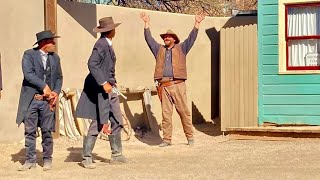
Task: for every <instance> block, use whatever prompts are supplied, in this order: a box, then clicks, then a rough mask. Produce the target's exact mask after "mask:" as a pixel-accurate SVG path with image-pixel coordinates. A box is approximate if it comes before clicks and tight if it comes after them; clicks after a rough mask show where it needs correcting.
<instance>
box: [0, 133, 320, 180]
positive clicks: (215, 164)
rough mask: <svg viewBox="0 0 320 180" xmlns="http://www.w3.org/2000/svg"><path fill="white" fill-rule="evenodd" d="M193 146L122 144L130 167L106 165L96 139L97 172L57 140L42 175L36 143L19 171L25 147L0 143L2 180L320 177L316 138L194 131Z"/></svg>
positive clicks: (74, 145)
mask: <svg viewBox="0 0 320 180" xmlns="http://www.w3.org/2000/svg"><path fill="white" fill-rule="evenodd" d="M195 140H196V144H195V145H194V146H193V147H189V146H187V145H186V140H185V138H184V136H183V133H182V132H176V133H175V134H174V141H173V145H172V146H171V147H167V148H160V147H158V146H157V144H158V143H159V142H160V139H159V138H155V137H154V136H151V135H150V134H146V135H144V138H136V137H132V138H131V139H130V140H129V141H125V142H123V146H124V154H125V156H126V157H127V158H128V160H129V163H127V164H121V165H110V164H109V163H108V161H109V159H110V147H109V144H108V142H107V141H104V140H98V141H97V143H96V146H95V149H94V157H95V160H96V166H97V168H96V169H93V170H89V169H84V168H82V167H81V166H79V162H80V161H81V150H82V140H71V139H68V138H66V137H60V138H59V139H55V145H54V157H53V158H54V162H53V170H51V171H46V172H44V171H43V170H42V167H41V164H42V161H41V153H40V151H42V149H41V144H40V140H38V144H37V145H38V150H39V153H38V163H39V165H38V166H37V168H36V169H32V170H30V171H27V172H18V171H17V167H19V166H20V165H21V163H23V161H24V149H23V143H16V144H0V160H1V162H2V163H1V164H0V179H90V180H93V179H320V155H319V149H320V140H319V139H298V140H290V141H258V140H230V139H229V137H228V136H221V135H218V136H216V135H214V133H208V131H202V132H201V131H196V134H195Z"/></svg>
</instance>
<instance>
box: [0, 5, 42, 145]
mask: <svg viewBox="0 0 320 180" xmlns="http://www.w3.org/2000/svg"><path fill="white" fill-rule="evenodd" d="M43 12H44V11H43V0H28V3H23V5H20V6H19V4H18V3H17V2H16V1H1V6H0V22H1V28H0V39H1V41H0V53H1V65H2V76H3V88H4V90H3V92H2V98H1V99H0V141H1V142H12V141H17V140H20V139H22V137H23V126H22V127H21V128H19V129H18V128H17V125H16V124H15V120H16V113H17V106H18V101H19V95H20V88H21V82H22V70H21V58H22V55H23V52H24V50H26V49H29V48H32V45H33V44H34V43H35V41H36V36H35V34H36V33H37V32H39V31H42V30H43V28H44V13H43Z"/></svg>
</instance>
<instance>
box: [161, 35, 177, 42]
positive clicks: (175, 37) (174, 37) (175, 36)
mask: <svg viewBox="0 0 320 180" xmlns="http://www.w3.org/2000/svg"><path fill="white" fill-rule="evenodd" d="M168 35H169V36H172V37H173V39H175V40H176V41H175V42H174V43H175V44H179V42H180V39H179V38H178V36H177V35H176V34H167V33H166V34H160V37H161V38H162V39H164V37H165V36H168Z"/></svg>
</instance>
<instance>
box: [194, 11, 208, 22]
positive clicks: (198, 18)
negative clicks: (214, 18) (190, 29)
mask: <svg viewBox="0 0 320 180" xmlns="http://www.w3.org/2000/svg"><path fill="white" fill-rule="evenodd" d="M205 16H206V13H204V12H201V13H199V14H197V15H196V17H195V21H196V22H197V23H201V21H203V20H204V18H205Z"/></svg>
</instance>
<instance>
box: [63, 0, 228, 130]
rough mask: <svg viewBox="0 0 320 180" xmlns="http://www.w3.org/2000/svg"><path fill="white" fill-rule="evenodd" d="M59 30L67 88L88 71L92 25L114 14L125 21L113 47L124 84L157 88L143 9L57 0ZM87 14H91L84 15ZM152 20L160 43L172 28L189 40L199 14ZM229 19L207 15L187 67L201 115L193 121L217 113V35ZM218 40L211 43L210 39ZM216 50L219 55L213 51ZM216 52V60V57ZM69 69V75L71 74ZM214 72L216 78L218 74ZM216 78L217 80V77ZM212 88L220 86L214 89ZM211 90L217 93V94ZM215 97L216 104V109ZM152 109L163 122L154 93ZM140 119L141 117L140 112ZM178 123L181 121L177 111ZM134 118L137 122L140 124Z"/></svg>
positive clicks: (137, 105)
mask: <svg viewBox="0 0 320 180" xmlns="http://www.w3.org/2000/svg"><path fill="white" fill-rule="evenodd" d="M58 2H59V6H58V33H59V35H61V37H62V38H61V39H59V55H60V56H61V58H62V63H63V72H64V75H65V81H64V87H76V88H79V87H82V85H83V79H84V78H85V76H86V74H87V72H88V70H87V66H86V63H87V60H88V57H89V56H90V53H91V50H92V47H93V45H94V43H95V41H96V37H95V36H94V34H92V28H93V27H94V26H95V25H96V24H97V21H98V20H99V18H101V17H105V16H112V17H113V19H114V21H115V22H122V24H121V25H120V26H119V27H118V28H117V29H116V30H117V31H116V33H117V34H116V37H115V38H114V41H113V43H114V45H113V46H114V49H115V51H116V55H117V66H116V73H117V79H118V82H119V84H120V85H122V86H125V87H129V88H136V87H139V86H150V87H151V86H153V85H154V84H153V71H154V66H155V60H154V58H153V55H152V53H151V52H150V50H149V48H148V46H147V44H146V42H145V40H144V36H143V26H144V24H143V22H142V21H141V19H140V17H139V13H140V12H141V11H142V10H140V9H128V8H122V7H114V6H104V5H97V6H94V5H88V4H81V3H71V2H66V1H63V0H60V1H58ZM82 12H86V13H82ZM147 13H148V14H149V15H150V18H151V31H152V34H153V36H154V37H155V39H156V40H157V41H158V42H162V40H161V38H160V36H159V34H160V33H163V32H166V31H167V29H172V30H173V31H174V32H176V33H177V34H178V36H179V37H180V39H182V40H184V39H185V38H187V36H188V34H189V33H190V31H191V30H192V28H193V25H194V16H191V15H181V14H172V13H164V12H152V11H147ZM228 19H229V18H207V19H206V20H205V21H203V23H202V24H201V28H200V31H199V34H198V38H197V40H196V42H195V44H194V46H193V48H192V49H191V51H190V53H189V54H188V57H187V61H188V63H187V66H188V81H187V85H188V94H189V101H190V109H191V103H192V102H193V103H194V105H195V106H196V108H197V109H198V111H199V113H193V114H194V117H195V116H197V117H195V118H194V119H197V118H198V117H199V118H201V119H202V120H203V119H204V120H207V121H208V120H211V118H212V109H214V111H215V112H214V115H213V116H217V115H218V108H217V106H218V99H219V98H218V94H217V93H218V81H217V76H216V75H218V58H217V57H218V53H219V51H218V50H214V52H213V51H212V49H213V48H217V43H218V36H217V31H219V29H221V27H222V26H223V25H224V24H225V22H226V21H227V20H228ZM207 34H210V35H212V36H211V38H213V37H216V38H217V41H213V43H214V44H211V41H210V37H209V36H208V35H207ZM213 53H215V54H213ZM212 56H214V58H212ZM67 73H68V74H67ZM213 75H214V76H213ZM212 78H213V79H212ZM212 87H213V88H215V89H214V90H212ZM211 94H213V96H215V97H213V96H212V95H211ZM212 99H213V100H214V101H215V106H216V108H212V102H211V101H212ZM128 105H129V108H130V110H131V112H132V113H133V114H136V115H140V114H141V113H142V108H141V102H140V101H129V102H128ZM153 105H154V107H153V111H154V115H155V117H156V119H157V121H158V122H160V121H161V108H160V103H159V101H158V99H157V97H156V96H153ZM137 117H138V118H139V117H140V116H137ZM174 120H175V122H177V123H175V124H176V125H180V124H181V123H180V122H179V121H180V120H179V118H178V116H177V114H176V113H175V118H174ZM138 121H139V119H135V121H134V122H138Z"/></svg>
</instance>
